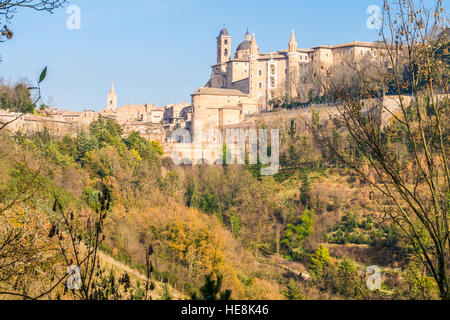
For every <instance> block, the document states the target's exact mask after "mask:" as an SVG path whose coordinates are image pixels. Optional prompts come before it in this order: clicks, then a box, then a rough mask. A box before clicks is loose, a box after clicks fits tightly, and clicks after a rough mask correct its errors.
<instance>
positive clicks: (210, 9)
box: [0, 0, 380, 110]
mask: <svg viewBox="0 0 450 320" xmlns="http://www.w3.org/2000/svg"><path fill="white" fill-rule="evenodd" d="M71 4H75V5H78V6H79V7H80V9H81V29H80V30H69V29H68V28H67V27H66V21H67V19H68V17H69V14H67V13H66V8H64V9H60V10H58V11H56V12H55V13H54V14H53V15H49V14H45V13H40V12H34V11H30V10H28V9H23V10H21V11H19V12H18V13H17V15H16V17H15V18H14V20H13V22H12V26H11V27H12V28H13V31H14V38H13V39H12V40H10V41H8V42H5V43H0V55H1V56H2V57H3V61H2V62H0V77H1V78H3V79H4V80H5V81H13V82H14V81H17V80H19V79H21V78H27V79H29V80H34V79H36V78H37V77H38V76H39V73H40V71H41V70H42V68H43V67H44V66H46V65H47V66H48V69H49V71H48V76H47V79H46V80H45V83H43V85H42V90H43V96H44V102H50V103H51V104H52V105H53V106H55V107H59V108H65V109H70V110H83V109H95V110H101V109H104V108H105V107H106V94H107V93H108V91H109V87H110V84H111V81H114V84H115V88H116V92H117V93H118V100H119V105H123V104H127V103H133V104H143V103H147V102H150V103H154V104H156V105H159V106H162V105H165V104H170V103H174V102H181V101H190V94H191V93H193V92H194V91H195V89H196V88H198V87H200V86H203V85H204V84H205V83H206V82H207V80H208V77H209V75H210V66H211V65H212V64H214V63H215V62H216V37H217V35H218V33H219V30H220V28H221V27H222V25H223V24H225V25H226V27H227V29H228V30H229V32H230V34H231V36H232V37H233V39H232V42H233V48H236V46H237V45H238V44H239V43H240V42H241V41H242V40H243V37H244V33H245V31H246V28H247V27H248V28H249V30H250V32H255V33H256V39H257V42H258V45H259V47H260V50H261V51H263V52H264V51H272V50H278V49H284V48H287V43H288V41H289V37H290V31H291V29H295V33H296V37H297V42H298V43H299V47H302V48H310V47H313V46H316V45H323V44H338V43H345V42H350V41H353V40H360V41H372V40H377V38H378V35H377V32H376V30H369V29H368V28H367V27H366V21H367V19H368V18H369V14H367V13H366V10H367V8H368V6H370V5H373V4H378V5H379V4H380V0H345V1H337V0H316V1H311V0H278V1H275V0H271V1H268V0H259V1H258V0H227V1H215V0H130V1H121V0H72V1H71Z"/></svg>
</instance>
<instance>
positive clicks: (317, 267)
mask: <svg viewBox="0 0 450 320" xmlns="http://www.w3.org/2000/svg"><path fill="white" fill-rule="evenodd" d="M330 260H331V257H330V252H329V251H328V249H327V248H325V247H324V246H323V245H320V246H319V248H318V249H317V250H316V252H314V254H313V255H312V257H311V264H310V266H309V272H310V273H311V276H312V277H313V279H314V280H315V281H318V280H321V279H322V276H323V272H324V269H325V267H326V266H327V265H328V264H329V263H330Z"/></svg>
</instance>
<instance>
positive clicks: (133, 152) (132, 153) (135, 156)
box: [130, 149, 142, 162]
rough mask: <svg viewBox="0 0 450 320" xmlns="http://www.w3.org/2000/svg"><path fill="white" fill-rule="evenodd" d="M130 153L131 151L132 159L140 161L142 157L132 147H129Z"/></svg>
mask: <svg viewBox="0 0 450 320" xmlns="http://www.w3.org/2000/svg"><path fill="white" fill-rule="evenodd" d="M130 153H131V155H132V156H133V158H134V160H136V161H138V162H141V161H142V157H141V155H140V154H139V152H137V151H136V150H134V149H131V150H130Z"/></svg>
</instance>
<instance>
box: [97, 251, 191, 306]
mask: <svg viewBox="0 0 450 320" xmlns="http://www.w3.org/2000/svg"><path fill="white" fill-rule="evenodd" d="M98 257H99V258H100V262H101V263H102V264H106V265H108V266H111V267H113V268H114V269H117V270H120V271H122V272H126V273H128V275H129V276H130V277H132V278H135V279H137V280H139V281H141V282H142V283H145V282H146V281H147V277H146V276H145V275H143V274H142V273H140V272H139V271H137V270H136V269H133V268H131V267H129V266H127V265H126V264H124V263H122V262H119V261H117V260H115V259H114V258H112V257H111V256H109V255H107V254H105V253H103V252H101V251H99V252H98ZM153 282H154V283H155V290H154V291H153V292H151V296H152V298H153V299H154V300H158V299H161V296H162V292H163V286H164V285H163V283H161V282H160V281H153ZM169 288H170V294H171V295H172V296H173V299H175V300H181V298H182V294H181V292H179V291H178V290H175V289H174V288H173V287H172V286H170V285H169ZM185 298H186V297H184V299H185Z"/></svg>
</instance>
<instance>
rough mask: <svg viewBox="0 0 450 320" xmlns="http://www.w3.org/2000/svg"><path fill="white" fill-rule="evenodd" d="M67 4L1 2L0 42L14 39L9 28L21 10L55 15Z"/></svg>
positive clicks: (57, 1) (44, 0) (27, 0)
mask: <svg viewBox="0 0 450 320" xmlns="http://www.w3.org/2000/svg"><path fill="white" fill-rule="evenodd" d="M65 3H66V0H0V25H2V24H3V27H2V28H1V29H0V42H4V41H6V40H9V39H11V38H12V37H13V35H14V34H13V32H12V30H11V29H10V27H8V25H7V23H10V22H11V20H12V19H13V18H14V15H15V14H16V13H17V9H19V8H28V9H34V10H37V11H45V12H50V13H53V11H54V10H55V9H57V8H60V7H61V6H63V5H64V4H65Z"/></svg>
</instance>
